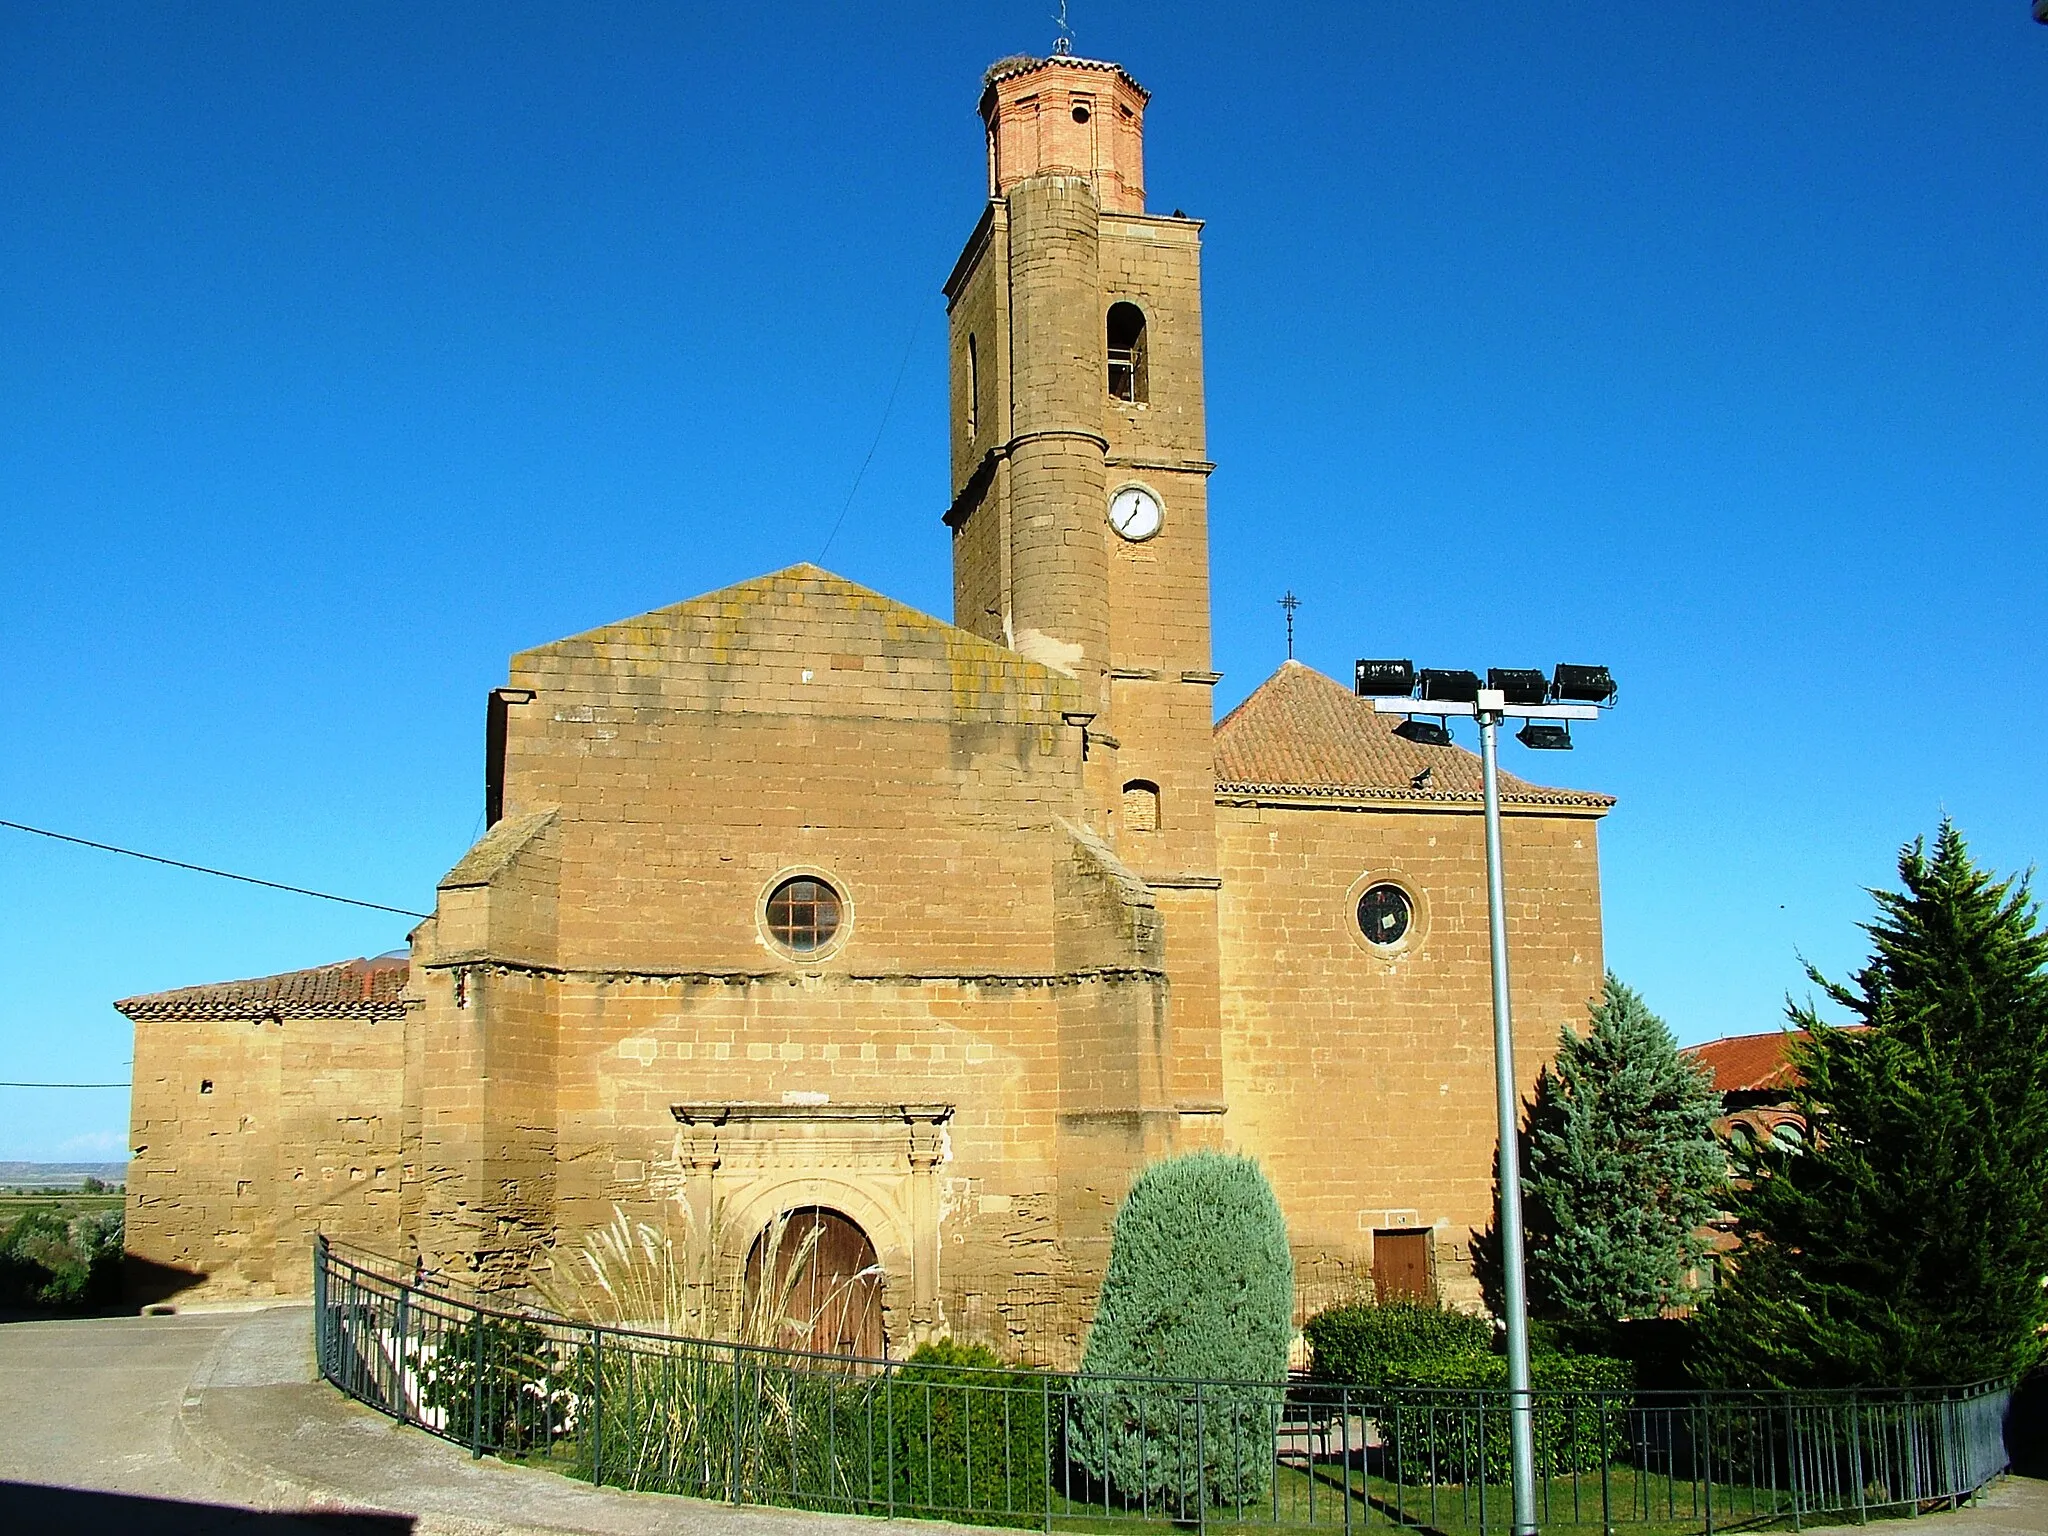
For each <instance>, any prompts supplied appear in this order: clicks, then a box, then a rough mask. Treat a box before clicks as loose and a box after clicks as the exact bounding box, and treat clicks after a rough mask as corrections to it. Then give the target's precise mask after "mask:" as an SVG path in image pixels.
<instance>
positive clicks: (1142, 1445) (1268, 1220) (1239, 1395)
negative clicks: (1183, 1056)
mask: <svg viewBox="0 0 2048 1536" xmlns="http://www.w3.org/2000/svg"><path fill="white" fill-rule="evenodd" d="M1293 1313H1294V1259H1293V1256H1292V1254H1291V1253H1290V1251H1289V1249H1288V1246H1287V1223H1286V1220H1285V1218H1283V1217H1282V1216H1281V1214H1280V1204H1279V1202H1278V1201H1277V1200H1275V1199H1274V1198H1273V1189H1272V1186H1271V1185H1269V1184H1268V1183H1267V1182H1266V1176H1265V1175H1264V1174H1263V1173H1262V1172H1260V1170H1259V1166H1258V1164H1257V1163H1255V1162H1254V1161H1252V1160H1251V1159H1250V1158H1247V1157H1234V1156H1229V1155H1226V1154H1224V1153H1220V1152H1194V1153H1190V1154H1188V1155H1186V1156H1184V1157H1175V1158H1169V1159H1168V1160H1166V1161H1165V1162H1161V1163H1155V1164H1154V1165H1153V1166H1152V1167H1150V1168H1148V1169H1146V1170H1145V1171H1144V1172H1143V1173H1142V1174H1140V1175H1139V1176H1138V1179H1137V1181H1136V1182H1135V1183H1133V1184H1132V1185H1131V1190H1130V1193H1129V1194H1128V1195H1126V1196H1125V1197H1124V1203H1123V1206H1122V1208H1121V1209H1119V1210H1118V1212H1117V1216H1116V1225H1115V1227H1114V1228H1113V1230H1112V1233H1111V1238H1110V1251H1109V1269H1108V1273H1107V1274H1106V1275H1105V1276H1104V1278H1103V1282H1102V1297H1101V1301H1100V1304H1099V1305H1098V1307H1097V1310H1096V1317H1095V1326H1094V1328H1093V1329H1092V1330H1091V1332H1090V1333H1089V1335H1088V1347H1087V1350H1086V1352H1085V1353H1084V1355H1083V1357H1082V1361H1081V1374H1080V1376H1079V1378H1078V1379H1077V1381H1076V1382H1075V1386H1074V1397H1073V1409H1072V1416H1071V1420H1070V1422H1069V1423H1068V1425H1067V1426H1066V1434H1067V1446H1068V1449H1069V1451H1070V1452H1071V1453H1072V1455H1073V1457H1074V1459H1075V1460H1076V1461H1077V1462H1079V1464H1080V1465H1081V1466H1082V1467H1083V1468H1084V1469H1085V1470H1086V1471H1087V1472H1088V1474H1089V1475H1090V1476H1091V1477H1093V1478H1096V1479H1097V1480H1099V1481H1101V1482H1104V1483H1107V1484H1108V1485H1109V1486H1110V1487H1111V1488H1112V1489H1114V1490H1115V1492H1116V1493H1117V1494H1118V1495H1119V1496H1120V1497H1121V1498H1122V1499H1123V1500H1125V1501H1128V1502H1129V1503H1130V1504H1133V1505H1143V1506H1145V1507H1147V1508H1158V1509H1163V1510H1166V1511H1169V1512H1171V1513H1173V1514H1176V1515H1180V1514H1185V1513H1186V1512H1188V1511H1191V1510H1194V1509H1196V1508H1198V1507H1199V1506H1200V1504H1201V1502H1202V1501H1203V1500H1204V1499H1206V1500H1207V1501H1208V1502H1209V1503H1210V1504H1214V1505H1221V1506H1239V1505H1243V1504H1245V1503H1247V1502H1248V1501H1250V1500H1252V1499H1255V1498H1257V1497H1258V1496H1259V1495H1261V1494H1262V1493H1264V1492H1265V1490H1266V1489H1267V1487H1268V1486H1270V1484H1271V1481H1272V1475H1273V1430H1274V1415H1275V1414H1276V1413H1277V1412H1278V1411H1279V1408H1280V1404H1281V1400H1282V1398H1283V1396H1284V1394H1285V1391H1286V1378H1287V1346H1288V1343H1289V1340H1290V1338H1291V1337H1292V1334H1293Z"/></svg>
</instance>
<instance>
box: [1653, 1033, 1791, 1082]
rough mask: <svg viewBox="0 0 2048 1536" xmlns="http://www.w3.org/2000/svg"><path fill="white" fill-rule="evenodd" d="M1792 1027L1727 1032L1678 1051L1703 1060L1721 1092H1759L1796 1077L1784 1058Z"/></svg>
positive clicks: (1702, 1062)
mask: <svg viewBox="0 0 2048 1536" xmlns="http://www.w3.org/2000/svg"><path fill="white" fill-rule="evenodd" d="M1792 1038H1793V1037H1792V1031H1791V1030H1789V1029H1777V1030H1773V1031H1771V1033H1769V1034H1767V1035H1730V1036H1729V1037H1728V1038H1727V1039H1725V1040H1708V1041H1706V1042H1705V1043H1704V1044H1701V1045H1689V1046H1687V1047H1686V1048H1685V1050H1684V1051H1683V1052H1682V1053H1681V1054H1683V1055H1686V1056H1689V1057H1691V1058H1692V1059H1693V1060H1694V1061H1697V1062H1700V1063H1701V1064H1703V1065H1704V1066H1705V1067H1706V1068H1707V1070H1708V1071H1710V1072H1712V1073H1713V1074H1714V1087H1715V1088H1716V1089H1718V1090H1719V1091H1720V1092H1722V1093H1759V1092H1762V1091H1764V1090H1766V1089H1772V1088H1790V1087H1791V1086H1792V1085H1793V1084H1795V1083H1797V1082H1798V1081H1799V1074H1798V1073H1796V1072H1794V1071H1793V1070H1792V1063H1791V1062H1790V1061H1789V1060H1788V1059H1787V1058H1786V1054H1785V1051H1786V1047H1787V1046H1788V1045H1790V1044H1791V1042H1792Z"/></svg>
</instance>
